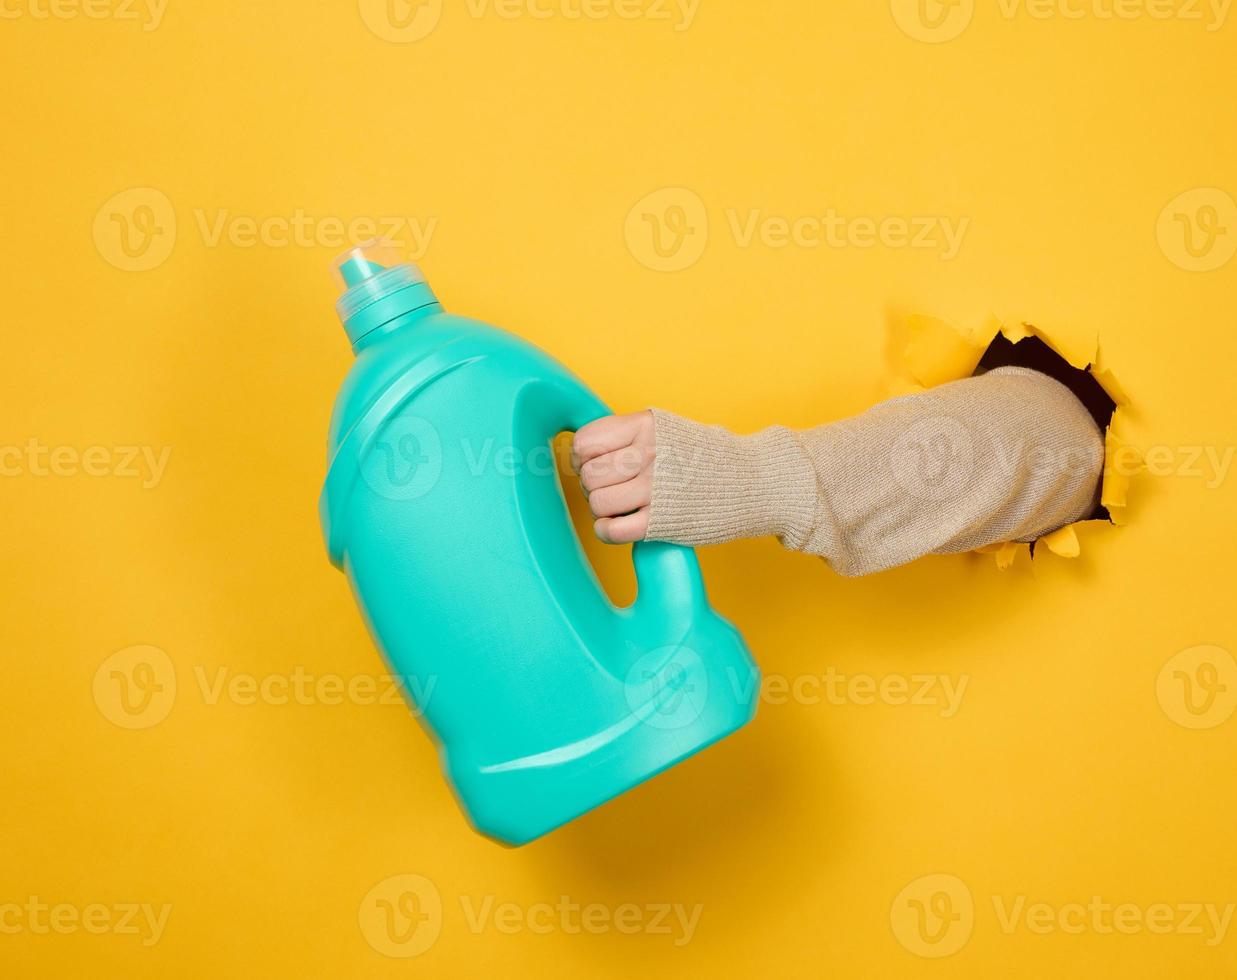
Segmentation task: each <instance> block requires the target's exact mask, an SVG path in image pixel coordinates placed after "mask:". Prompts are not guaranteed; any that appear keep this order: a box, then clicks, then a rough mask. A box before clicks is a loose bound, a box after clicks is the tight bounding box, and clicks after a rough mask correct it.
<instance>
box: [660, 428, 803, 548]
mask: <svg viewBox="0 0 1237 980" xmlns="http://www.w3.org/2000/svg"><path fill="white" fill-rule="evenodd" d="M653 417H654V419H655V420H656V434H657V457H656V461H655V462H654V466H653V498H652V505H651V506H650V508H649V529H648V533H647V534H646V538H647V539H648V540H650V541H673V542H676V543H678V544H686V545H694V546H699V545H709V544H720V543H722V542H724V541H734V540H736V539H738V538H753V537H762V536H764V535H769V534H772V535H776V536H777V537H779V538H781V539H782V540H783V541H784V542H785V543H786V545H787V546H788V547H791V548H797V547H800V546H801V545H802V544H803V542H804V541H806V540H807V538H808V535H809V534H810V533H811V531H812V525H813V520H814V516H815V509H816V496H817V495H816V475H815V470H813V468H812V464H811V462H810V461H809V460H808V457H807V455H806V454H805V453H804V451H803V448H802V447H801V446H800V445H799V442H798V440H797V439H796V437H795V434H794V433H793V432H791V431H790V430H789V429H786V428H783V427H781V426H776V427H774V428H771V429H765V430H763V431H762V432H758V433H756V434H755V435H750V436H736V435H734V434H733V433H731V432H728V431H727V430H726V429H723V428H721V427H719V426H715V425H701V424H700V423H699V422H693V421H691V420H690V419H685V418H682V417H681V416H678V415H675V414H673V413H672V412H666V411H662V410H661V409H657V408H655V409H653Z"/></svg>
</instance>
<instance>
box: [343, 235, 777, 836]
mask: <svg viewBox="0 0 1237 980" xmlns="http://www.w3.org/2000/svg"><path fill="white" fill-rule="evenodd" d="M336 268H337V272H338V274H339V277H340V279H341V285H342V287H343V288H344V292H343V295H342V296H341V297H340V300H339V302H338V312H339V314H340V317H341V318H342V320H343V322H344V326H345V329H346V330H347V333H348V337H349V339H350V340H351V341H352V348H353V351H354V352H355V354H356V360H355V363H354V364H353V367H352V370H351V372H350V373H349V374H348V377H347V379H346V381H345V382H344V385H343V389H342V390H341V392H340V394H339V397H338V400H337V402H336V405H335V411H334V415H333V418H332V421H331V432H330V469H329V472H328V475H327V478H326V485H325V488H324V489H323V493H322V499H321V516H322V527H323V531H324V533H325V535H326V541H327V548H328V551H329V553H330V558H331V561H332V562H333V563H334V564H335V565H337V566H338V567H339V568H341V569H343V571H344V572H345V573H346V574H347V576H348V578H349V580H350V582H351V584H352V588H353V591H354V593H355V595H356V598H357V602H358V604H359V605H360V607H361V611H362V614H363V615H364V617H365V619H366V621H367V623H368V625H369V628H370V631H371V632H372V634H373V636H374V639H375V641H376V642H377V644H378V646H379V647H380V648H381V650H382V651H383V654H384V655H385V657H386V659H387V661H388V662H389V664H390V667H391V670H392V672H393V673H394V674H395V675H396V676H398V677H400V678H401V679H402V681H403V683H404V689H405V692H406V693H407V694H408V696H409V697H410V699H411V700H412V701H413V702H414V704H415V707H416V709H417V710H418V712H419V714H420V717H421V719H422V720H423V722H424V724H425V726H426V727H427V728H428V730H429V732H430V733H431V735H432V736H433V737H434V738H435V740H436V741H437V744H438V746H439V754H440V758H441V761H442V765H443V768H444V769H445V771H446V774H447V777H448V779H449V780H450V783H451V785H452V787H453V788H454V790H455V793H456V795H457V797H458V799H459V801H460V803H461V805H462V807H463V809H464V811H465V812H466V813H467V815H468V817H469V818H470V819H471V821H472V823H473V825H474V826H475V827H476V828H477V830H479V831H480V832H482V833H484V834H486V835H488V836H490V837H493V838H495V839H496V840H499V841H501V842H503V843H506V844H511V845H518V844H523V843H526V842H528V841H530V840H533V839H534V838H536V837H539V836H541V835H542V834H545V833H547V832H548V831H550V830H553V829H554V828H555V827H558V826H559V825H561V824H563V823H566V822H567V821H569V820H571V819H573V818H574V817H577V816H579V815H580V814H582V813H584V812H586V811H588V810H590V809H592V808H593V807H596V806H598V805H599V804H601V803H604V802H605V801H606V800H609V799H611V798H612V797H614V796H616V795H618V794H619V793H622V792H623V791H625V790H627V789H630V788H631V787H632V786H635V785H636V784H637V783H640V782H642V781H643V780H646V779H648V778H650V777H651V776H653V775H655V774H656V773H658V772H660V771H662V770H663V769H666V768H667V767H669V766H672V765H674V764H675V763H676V762H679V761H681V760H682V759H684V758H686V757H687V756H689V755H691V754H693V753H694V752H698V751H699V750H700V749H702V748H704V747H705V746H707V745H709V744H710V743H712V742H715V741H717V740H718V739H720V738H723V737H724V736H726V735H728V734H730V733H731V732H733V731H735V729H737V728H739V727H741V726H742V725H744V724H745V723H746V722H747V721H748V720H749V719H750V718H751V717H752V716H753V714H754V713H755V704H756V696H757V693H758V689H759V673H758V671H757V669H756V666H755V664H754V663H753V662H752V658H751V656H750V654H749V653H748V650H747V647H746V646H745V644H744V642H743V638H742V637H741V636H740V635H739V633H738V631H737V630H735V628H734V627H733V626H731V625H730V624H729V623H728V622H726V620H724V619H722V618H721V617H720V616H718V615H717V614H716V613H715V612H714V611H713V610H712V609H711V608H710V607H709V604H708V600H707V598H706V596H705V590H704V583H703V582H702V580H701V577H700V568H699V565H698V564H697V561H696V556H695V553H694V552H692V551H691V550H689V549H687V548H680V547H677V546H673V545H666V544H655V543H644V544H638V545H636V546H635V548H634V549H633V556H634V561H635V568H636V576H637V579H638V597H637V599H636V601H635V603H634V605H632V606H631V607H630V608H626V609H623V608H617V607H615V606H614V605H613V604H612V603H611V602H610V601H609V599H608V598H607V596H606V594H605V592H604V591H603V590H602V588H601V586H600V584H599V583H598V581H597V578H596V576H595V574H594V572H593V569H592V566H591V565H590V564H589V562H588V560H587V558H586V556H585V554H584V552H583V550H582V548H581V546H580V542H579V540H578V538H577V537H576V533H575V529H574V527H573V525H572V523H571V519H570V517H569V515H568V512H567V507H566V504H565V502H564V498H563V494H562V487H561V486H560V484H559V477H558V473H557V468H556V467H555V465H554V458H553V454H552V448H551V440H552V439H553V438H554V437H555V436H556V435H557V434H559V433H561V432H563V431H567V430H572V431H574V430H575V429H577V428H579V427H580V426H582V425H584V424H585V423H587V422H590V421H592V420H593V419H596V418H599V417H600V416H603V415H607V414H609V412H608V410H607V409H606V406H605V405H604V404H602V403H601V402H600V401H599V400H598V399H597V397H596V396H595V395H593V393H592V392H590V391H589V390H588V388H586V387H585V386H584V385H583V384H582V383H581V382H580V381H579V380H577V379H576V378H575V377H574V376H573V375H572V374H571V373H570V372H569V371H567V369H566V368H564V367H563V366H562V365H561V364H559V363H558V362H557V361H555V360H553V359H552V358H550V357H549V356H547V355H546V354H544V353H543V352H541V351H540V350H538V349H537V348H535V347H533V346H532V345H530V344H528V343H526V342H525V341H523V340H521V339H519V338H518V337H515V336H513V335H512V334H509V333H506V332H504V331H502V330H499V329H496V328H495V327H492V326H488V325H486V324H484V323H479V322H477V321H475V320H468V319H465V318H463V317H459V316H454V315H452V314H450V313H446V312H444V311H443V308H442V306H441V305H440V304H439V302H438V300H437V299H436V298H435V296H434V294H433V292H431V290H430V288H429V286H428V285H427V284H426V283H425V280H424V278H423V277H422V276H421V274H420V272H419V271H418V270H417V269H416V268H415V267H414V266H412V265H409V264H406V263H403V262H401V261H400V260H399V256H398V255H391V254H386V253H384V252H383V251H382V250H381V249H378V248H374V247H364V248H358V249H353V250H351V251H350V252H348V253H346V254H345V255H344V256H342V257H341V258H340V259H339V260H338V261H337V263H336Z"/></svg>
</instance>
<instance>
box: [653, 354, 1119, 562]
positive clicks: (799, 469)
mask: <svg viewBox="0 0 1237 980" xmlns="http://www.w3.org/2000/svg"><path fill="white" fill-rule="evenodd" d="M653 414H654V417H655V418H656V426H657V428H656V432H657V444H656V452H657V457H656V461H655V463H654V472H653V496H652V504H651V506H650V509H649V529H648V534H647V536H646V537H647V538H648V539H649V540H653V541H675V542H679V543H681V544H688V545H707V544H718V543H720V542H723V541H731V540H734V539H736V538H745V537H759V536H763V535H776V536H777V537H778V538H780V539H781V541H782V543H783V544H785V545H786V547H788V548H792V549H796V550H800V551H805V552H808V553H810V554H815V555H820V556H822V557H823V558H825V559H826V560H827V561H828V562H829V564H830V565H831V566H832V567H833V568H834V569H835V570H836V571H837V572H839V573H841V574H842V575H848V576H851V575H866V574H868V573H871V572H877V571H881V570H883V569H886V568H892V567H894V566H895V565H901V564H904V563H906V562H909V561H913V560H914V559H916V558H918V557H920V556H922V555H926V554H948V553H953V552H961V551H970V550H972V549H974V548H979V547H982V546H984V545H989V544H996V543H999V542H1003V541H1030V540H1034V539H1035V538H1037V537H1039V536H1040V535H1043V534H1047V533H1048V532H1050V531H1054V530H1056V529H1057V528H1059V527H1062V526H1064V525H1066V524H1069V523H1072V522H1073V521H1076V520H1081V519H1083V518H1085V517H1088V516H1089V515H1090V514H1091V513H1092V512H1093V511H1094V510H1095V508H1096V506H1097V504H1098V500H1099V485H1100V478H1101V475H1102V472H1103V467H1104V440H1103V436H1102V434H1101V433H1100V431H1099V427H1098V426H1097V425H1096V424H1095V421H1094V420H1093V419H1092V417H1091V415H1090V414H1089V413H1088V412H1087V410H1086V408H1084V407H1083V405H1082V403H1081V402H1080V401H1079V400H1078V399H1077V398H1076V397H1075V396H1074V394H1073V393H1072V392H1071V391H1070V390H1069V389H1068V388H1066V387H1065V386H1064V385H1062V384H1061V383H1060V382H1058V381H1055V380H1053V379H1052V378H1049V377H1048V376H1047V375H1044V374H1040V373H1039V372H1037V371H1032V370H1030V369H1028V368H1017V367H1007V368H998V369H996V370H994V371H990V372H988V373H987V374H984V375H980V376H979V377H975V378H967V379H966V380H963V381H955V382H952V383H950V384H946V385H941V386H940V387H938V388H933V389H931V390H930V391H926V392H922V393H919V394H914V395H907V396H904V397H901V398H894V399H892V400H890V401H887V402H882V403H881V404H879V405H876V406H875V407H873V408H871V409H869V410H868V411H867V412H864V413H863V414H862V415H859V416H856V417H855V418H851V419H845V420H843V421H840V422H834V423H831V424H829V425H824V426H821V427H819V428H816V429H809V430H807V431H803V432H795V431H791V430H790V429H786V428H782V427H780V426H777V427H774V428H771V429H765V430H764V431H762V432H758V433H756V434H755V435H750V436H737V435H734V434H733V433H731V432H728V431H727V430H725V429H722V428H719V427H717V426H709V425H701V424H700V423H698V422H692V421H690V420H688V419H684V418H681V417H679V416H677V415H674V414H672V413H670V412H664V411H661V410H660V409H654V410H653Z"/></svg>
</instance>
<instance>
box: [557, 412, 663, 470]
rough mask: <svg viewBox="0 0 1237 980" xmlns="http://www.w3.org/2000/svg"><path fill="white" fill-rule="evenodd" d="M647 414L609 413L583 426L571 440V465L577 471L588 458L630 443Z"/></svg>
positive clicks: (635, 437) (633, 440) (634, 438)
mask: <svg viewBox="0 0 1237 980" xmlns="http://www.w3.org/2000/svg"><path fill="white" fill-rule="evenodd" d="M647 414H648V413H647V412H637V413H635V414H634V415H611V416H609V417H607V418H604V419H598V420H597V421H596V422H590V423H589V424H588V425H586V426H584V428H582V429H580V431H579V432H577V433H576V435H575V438H574V439H573V440H572V442H571V465H572V467H573V468H574V469H575V471H576V472H577V473H578V472H579V471H580V467H581V466H583V465H584V464H585V463H587V462H588V461H589V460H590V459H595V458H596V457H598V456H603V455H605V454H606V453H612V452H614V451H616V450H618V449H623V448H624V447H626V446H630V445H632V443H634V442H636V440H637V439H638V438H639V436H640V435H641V433H642V431H643V430H644V428H645V426H646V425H647V422H646V419H645V416H646V415H647Z"/></svg>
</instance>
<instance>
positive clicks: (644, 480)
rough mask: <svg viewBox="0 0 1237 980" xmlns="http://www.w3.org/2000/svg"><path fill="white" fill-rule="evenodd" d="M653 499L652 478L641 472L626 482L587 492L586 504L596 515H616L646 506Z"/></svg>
mask: <svg viewBox="0 0 1237 980" xmlns="http://www.w3.org/2000/svg"><path fill="white" fill-rule="evenodd" d="M652 499H653V478H652V477H651V476H649V475H648V474H642V475H641V476H638V477H636V478H635V479H634V480H628V481H627V482H626V483H618V484H615V485H614V486H609V487H603V488H602V489H600V490H595V491H593V492H592V493H590V494H589V498H588V506H589V509H590V510H592V512H593V513H594V514H596V515H597V516H598V517H618V516H619V515H621V514H630V513H631V512H632V511H636V510H639V509H640V508H641V507H647V506H648V505H649V504H650V503H651V502H652Z"/></svg>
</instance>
